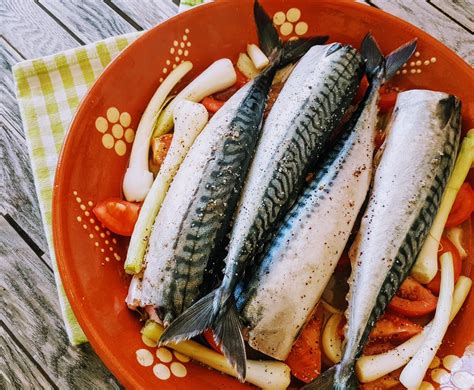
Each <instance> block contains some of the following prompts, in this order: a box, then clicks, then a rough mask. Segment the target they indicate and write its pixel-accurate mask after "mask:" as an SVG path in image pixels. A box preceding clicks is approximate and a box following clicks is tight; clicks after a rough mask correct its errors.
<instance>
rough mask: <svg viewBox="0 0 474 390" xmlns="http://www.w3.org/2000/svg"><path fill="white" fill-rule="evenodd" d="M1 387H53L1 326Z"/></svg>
mask: <svg viewBox="0 0 474 390" xmlns="http://www.w3.org/2000/svg"><path fill="white" fill-rule="evenodd" d="M0 366H1V367H2V375H0V388H1V389H5V390H7V389H53V386H51V383H49V382H48V380H47V379H46V378H45V377H44V375H43V373H42V372H41V371H40V370H39V369H38V368H37V367H36V365H35V363H34V362H32V361H31V359H30V358H29V357H28V355H27V354H25V353H24V352H23V351H22V350H21V349H20V347H19V346H18V345H17V344H16V342H15V340H14V339H13V338H11V337H10V335H9V334H8V333H7V332H6V330H5V328H4V327H3V326H2V327H1V328H0Z"/></svg>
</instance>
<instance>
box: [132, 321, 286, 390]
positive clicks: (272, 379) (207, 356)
mask: <svg viewBox="0 0 474 390" xmlns="http://www.w3.org/2000/svg"><path fill="white" fill-rule="evenodd" d="M141 332H142V334H143V335H144V336H146V337H147V338H148V339H151V340H153V341H155V342H158V340H159V339H160V337H161V334H162V333H163V327H162V326H161V325H159V324H157V323H156V322H153V321H147V323H146V325H145V326H144V327H143V328H142V331H141ZM166 346H167V347H169V348H172V349H174V350H175V351H178V352H180V353H182V354H183V355H186V356H189V357H190V358H191V359H193V360H195V361H197V362H200V363H203V364H205V365H207V366H209V367H211V368H214V369H215V370H218V371H220V372H223V373H225V374H228V375H231V376H233V377H235V378H237V372H236V371H235V370H234V368H232V366H231V365H230V364H229V363H228V362H227V360H226V358H225V357H224V355H222V354H220V353H218V352H215V351H213V350H211V349H209V348H206V347H205V346H203V345H201V344H199V343H197V342H195V341H192V340H187V341H183V342H181V343H178V344H174V343H170V344H166ZM290 380H291V376H290V368H289V367H288V366H287V365H286V364H285V363H282V362H278V361H273V360H269V361H265V360H258V361H257V360H247V377H246V378H245V381H246V382H248V383H251V384H253V385H255V386H258V387H260V388H262V389H272V390H283V389H286V388H287V387H288V385H289V384H290Z"/></svg>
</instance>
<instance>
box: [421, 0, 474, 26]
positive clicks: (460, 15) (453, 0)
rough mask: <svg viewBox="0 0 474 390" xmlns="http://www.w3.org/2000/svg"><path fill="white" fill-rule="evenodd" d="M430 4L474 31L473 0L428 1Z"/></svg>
mask: <svg viewBox="0 0 474 390" xmlns="http://www.w3.org/2000/svg"><path fill="white" fill-rule="evenodd" d="M428 2H429V3H432V4H433V5H435V6H436V7H438V8H439V9H440V10H442V11H443V12H445V13H446V14H447V15H449V16H451V17H452V18H453V19H454V20H456V21H457V22H459V23H461V24H462V25H463V26H464V27H466V28H467V29H468V30H471V32H472V31H473V30H474V2H473V1H472V0H449V1H446V0H428Z"/></svg>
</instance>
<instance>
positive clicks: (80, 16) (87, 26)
mask: <svg viewBox="0 0 474 390" xmlns="http://www.w3.org/2000/svg"><path fill="white" fill-rule="evenodd" d="M39 3H40V4H41V5H42V6H44V7H46V8H47V9H48V11H49V12H51V14H53V15H54V16H55V17H56V18H57V19H58V20H60V21H61V23H63V24H64V25H65V26H66V27H67V28H68V29H69V30H70V31H71V32H72V33H74V34H75V35H76V36H77V37H79V38H80V39H81V40H82V41H83V42H85V43H91V42H94V41H98V40H100V39H104V38H109V37H111V36H114V35H121V34H126V33H130V32H135V31H137V30H136V29H135V28H134V27H133V26H132V25H131V24H130V23H128V22H127V21H125V20H124V19H123V18H122V17H121V16H120V15H119V14H117V13H116V12H115V11H114V10H113V9H112V8H110V7H109V6H108V5H107V4H105V3H104V2H102V1H97V0H40V1H39Z"/></svg>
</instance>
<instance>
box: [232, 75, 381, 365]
mask: <svg viewBox="0 0 474 390" xmlns="http://www.w3.org/2000/svg"><path fill="white" fill-rule="evenodd" d="M378 98H379V84H378V83H377V84H374V85H372V86H371V90H370V93H369V94H368V98H367V99H366V100H365V101H364V102H363V103H362V106H363V109H362V110H361V111H360V113H358V115H357V116H356V117H357V120H356V122H355V125H354V126H353V127H349V128H348V130H346V131H345V132H344V133H343V134H342V135H341V137H340V139H339V140H338V142H337V143H336V145H335V146H334V148H333V150H332V151H331V152H330V153H329V155H328V156H327V157H326V158H325V162H324V164H322V165H321V166H320V167H318V173H317V174H316V177H315V178H314V179H313V181H312V182H311V183H310V185H309V186H308V188H307V189H306V190H305V191H304V193H303V195H302V196H301V197H300V198H299V200H298V202H297V203H296V204H295V206H294V207H293V208H292V209H291V210H290V212H289V213H288V215H287V217H286V218H285V220H284V223H283V224H282V226H281V227H280V229H279V230H278V232H277V234H276V235H275V237H274V238H273V240H272V241H271V244H270V246H269V249H268V250H266V252H265V256H264V257H263V260H262V264H261V266H260V267H259V269H258V271H257V272H256V273H255V274H254V275H252V279H251V281H250V283H249V284H248V286H247V288H246V290H245V292H244V293H243V294H242V296H241V297H240V298H241V299H242V300H244V301H245V304H244V306H243V309H242V310H241V315H242V317H243V320H244V322H246V323H247V324H248V327H249V340H248V342H249V345H250V346H251V347H252V348H254V349H256V350H258V351H260V352H263V353H265V354H267V355H269V356H271V357H273V358H275V359H279V360H285V359H286V357H287V356H288V354H289V353H290V350H291V348H292V346H293V343H294V341H295V340H296V338H297V337H298V334H299V332H300V330H301V329H302V328H303V327H304V325H305V323H306V322H307V320H308V319H309V317H310V316H311V313H312V311H313V309H314V307H315V305H316V304H317V302H318V301H319V299H320V297H321V295H322V293H323V291H324V288H325V287H326V285H327V283H328V281H329V278H330V277H331V275H332V273H333V272H334V269H335V267H336V264H337V262H338V260H339V258H340V256H341V253H342V251H343V250H344V247H345V246H346V243H347V241H348V239H349V236H350V233H351V231H352V228H353V225H354V222H355V220H356V218H357V215H358V214H359V211H360V209H361V207H362V205H363V203H364V200H365V198H366V196H367V192H368V190H369V186H370V182H371V178H372V157H373V154H374V136H375V129H376V124H377V111H378V107H377V102H378ZM239 304H240V302H239Z"/></svg>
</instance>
